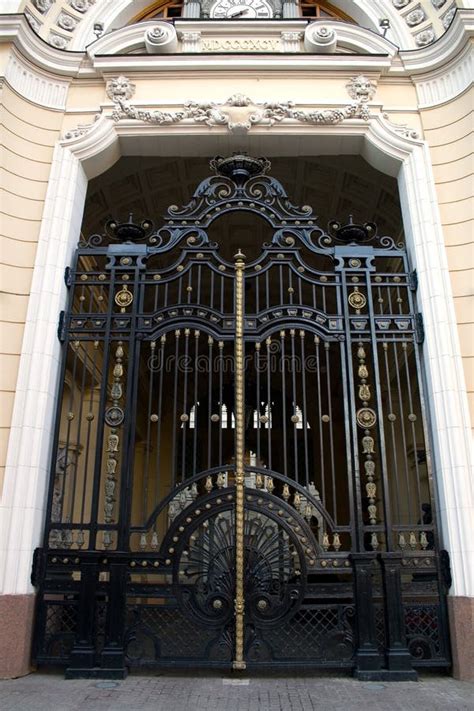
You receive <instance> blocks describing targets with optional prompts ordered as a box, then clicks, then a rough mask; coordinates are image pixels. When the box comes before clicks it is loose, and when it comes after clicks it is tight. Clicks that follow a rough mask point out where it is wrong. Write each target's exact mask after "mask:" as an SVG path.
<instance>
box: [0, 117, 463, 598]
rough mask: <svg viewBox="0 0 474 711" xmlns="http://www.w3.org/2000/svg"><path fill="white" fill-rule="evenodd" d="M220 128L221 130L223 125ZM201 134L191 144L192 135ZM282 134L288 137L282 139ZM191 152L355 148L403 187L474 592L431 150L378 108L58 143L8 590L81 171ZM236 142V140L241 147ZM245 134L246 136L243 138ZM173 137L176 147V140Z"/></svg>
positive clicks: (436, 402)
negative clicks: (333, 121)
mask: <svg viewBox="0 0 474 711" xmlns="http://www.w3.org/2000/svg"><path fill="white" fill-rule="evenodd" d="M224 130H225V129H224ZM198 135H199V136H201V137H202V139H201V138H200V139H199V140H197V141H196V137H197V136H198ZM282 136H284V137H285V140H284V141H282V140H281V139H282ZM186 138H190V139H191V145H192V147H193V155H196V151H205V152H209V143H210V142H211V143H212V145H213V146H214V149H217V150H218V151H222V150H232V149H235V148H236V147H240V149H246V150H249V151H252V150H255V151H257V152H258V153H259V154H260V153H262V152H267V148H270V151H268V152H270V153H271V152H272V151H273V152H274V153H278V152H279V151H278V146H281V145H283V144H284V145H285V147H286V149H287V150H288V151H291V154H292V155H295V156H296V155H311V154H313V155H316V154H318V153H321V152H323V151H321V147H322V145H323V147H324V152H325V153H328V152H332V153H336V154H337V153H341V152H353V153H358V152H360V154H361V155H362V156H363V157H364V158H365V159H366V160H368V161H369V162H370V163H371V164H372V165H374V166H375V167H376V168H379V169H381V170H383V171H384V172H387V173H389V174H391V175H394V174H396V173H397V172H398V173H399V185H400V196H401V203H402V209H403V216H404V224H405V229H406V234H407V243H408V247H409V251H410V254H411V258H412V263H413V265H414V266H416V267H417V269H418V275H419V301H420V307H421V310H422V313H423V315H424V319H425V330H426V344H425V347H424V362H425V368H426V376H427V383H428V393H427V396H428V397H427V400H428V402H430V412H431V418H432V425H433V433H434V450H435V458H434V460H435V462H436V466H435V469H436V480H437V489H438V493H439V501H440V515H441V521H442V533H443V542H444V545H445V547H446V548H447V549H448V550H449V552H450V554H451V563H452V572H453V581H454V582H453V588H452V590H451V592H452V594H453V595H459V596H474V582H473V580H472V571H473V566H472V559H473V541H474V531H473V526H474V507H473V492H472V486H471V472H472V447H471V439H470V437H471V435H470V420H469V411H468V405H467V395H466V387H465V383H464V376H463V368H462V363H461V355H460V346H459V338H458V332H457V326H456V318H455V313H454V306H453V300H452V293H451V285H450V279H449V272H448V265H447V261H446V252H445V246H444V240H443V235H442V231H441V225H440V219H439V214H438V208H437V200H436V194H435V188H434V181H433V176H432V171H431V164H430V157H429V151H428V148H427V146H426V144H425V143H423V142H421V141H417V140H412V139H407V138H405V137H403V136H400V135H399V134H398V133H397V132H396V131H395V130H394V129H393V127H392V126H391V125H390V124H388V123H387V122H386V121H385V120H384V119H383V117H381V116H376V117H373V118H372V119H371V120H370V122H368V123H366V122H364V121H347V122H344V123H342V124H339V125H337V126H332V127H327V126H312V125H310V126H306V125H303V126H295V125H294V124H291V123H290V124H285V122H284V121H283V122H282V123H281V124H278V125H277V126H274V127H273V129H272V130H271V131H268V130H267V129H266V128H265V127H263V128H261V127H259V126H256V127H255V129H252V132H251V133H250V134H249V135H248V136H246V137H245V140H244V139H241V138H240V137H239V138H238V139H237V138H236V137H234V136H231V135H229V134H224V133H223V131H221V130H220V129H219V128H216V129H209V128H207V127H203V126H198V127H196V128H195V129H194V130H193V131H192V132H190V130H189V127H186V126H184V127H182V129H177V128H176V127H173V126H164V127H163V126H146V127H144V126H137V125H136V124H133V122H132V123H130V122H129V123H127V122H120V123H119V124H114V123H113V122H112V121H110V120H109V119H107V118H105V117H104V116H102V117H101V119H99V121H97V122H96V124H94V126H93V127H92V129H91V130H90V131H89V132H88V133H86V134H84V135H82V136H79V137H78V138H76V139H73V140H71V141H68V142H67V144H59V145H57V147H56V150H55V154H54V161H53V167H52V173H51V178H50V181H49V186H48V193H47V197H46V203H45V212H44V215H43V220H42V227H41V234H40V241H39V245H38V252H37V258H36V264H35V269H34V275H33V285H32V292H31V298H30V301H29V309H28V316H27V323H26V327H25V336H24V342H23V348H22V355H21V360H20V371H19V379H18V389H17V393H16V397H15V405H14V412H13V421H12V434H11V439H10V444H9V450H8V458H7V468H6V474H5V486H4V495H3V503H2V509H3V516H2V529H1V534H0V539H1V544H0V560H1V561H2V563H1V566H2V568H1V571H0V574H1V585H0V589H1V590H2V591H3V593H4V594H8V593H10V594H15V593H17V594H18V593H25V592H30V591H31V586H30V584H29V573H30V567H31V559H32V554H33V550H34V548H35V547H36V546H37V545H38V544H39V542H40V536H41V529H42V525H43V516H44V506H45V494H46V483H47V479H48V463H49V458H50V448H51V433H52V427H53V420H54V410H55V408H54V403H55V397H56V386H57V379H58V373H59V350H60V349H59V344H58V342H57V338H56V327H57V317H58V313H59V311H60V310H61V308H64V304H65V288H64V285H63V273H64V268H65V267H66V266H67V265H69V263H70V260H71V255H72V252H73V250H74V247H75V244H76V242H77V237H78V235H79V230H80V223H81V216H82V210H83V205H84V200H85V192H86V185H87V181H86V176H87V177H89V178H90V177H93V176H94V175H97V174H99V173H101V172H103V171H104V170H106V169H107V168H108V167H110V166H111V165H112V164H113V163H114V161H115V160H116V159H117V158H118V157H119V155H120V154H122V155H123V154H127V152H131V153H134V154H135V155H136V154H137V153H138V154H140V153H142V154H147V155H149V154H150V153H151V150H150V148H151V147H153V148H154V151H155V153H157V154H159V153H160V151H161V154H162V155H163V154H164V153H165V152H167V154H169V151H175V154H181V155H183V154H184V155H186V150H187V148H186V145H187V144H186V141H185V139H186ZM236 141H238V146H237V144H236ZM243 142H244V145H243V144H242V143H243ZM178 145H179V146H180V147H179V149H178Z"/></svg>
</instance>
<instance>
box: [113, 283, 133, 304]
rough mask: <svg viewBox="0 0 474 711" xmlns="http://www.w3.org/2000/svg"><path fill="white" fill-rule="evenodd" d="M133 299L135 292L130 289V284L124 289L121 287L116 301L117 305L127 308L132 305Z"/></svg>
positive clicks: (116, 295)
mask: <svg viewBox="0 0 474 711" xmlns="http://www.w3.org/2000/svg"><path fill="white" fill-rule="evenodd" d="M132 301H133V294H132V292H131V291H129V290H128V286H126V285H125V286H124V287H123V289H120V291H117V293H116V294H115V303H116V304H117V306H120V308H122V309H125V308H127V306H130V304H131V303H132Z"/></svg>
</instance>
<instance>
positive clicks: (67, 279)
mask: <svg viewBox="0 0 474 711" xmlns="http://www.w3.org/2000/svg"><path fill="white" fill-rule="evenodd" d="M64 283H65V284H66V286H67V288H68V289H69V287H70V286H71V284H72V269H71V267H66V269H65V270H64Z"/></svg>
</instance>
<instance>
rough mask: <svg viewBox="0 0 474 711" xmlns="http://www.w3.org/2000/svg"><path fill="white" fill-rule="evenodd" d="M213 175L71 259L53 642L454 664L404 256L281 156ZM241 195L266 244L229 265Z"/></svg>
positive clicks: (80, 656)
mask: <svg viewBox="0 0 474 711" xmlns="http://www.w3.org/2000/svg"><path fill="white" fill-rule="evenodd" d="M212 167H213V170H214V172H215V175H213V176H212V177H210V178H208V179H206V180H204V181H203V182H202V183H201V184H200V185H199V186H198V188H197V190H196V192H195V194H194V196H193V198H192V200H191V202H190V203H189V204H188V205H186V206H184V207H182V208H178V207H175V206H173V207H171V208H169V210H168V213H167V215H166V216H165V218H164V224H163V226H162V227H161V229H158V230H155V229H154V227H153V225H152V223H151V221H149V220H144V221H143V222H142V223H140V224H138V223H134V222H133V220H132V218H131V217H130V219H129V220H128V222H124V223H118V222H115V221H109V223H107V225H106V228H105V232H104V234H103V235H92V236H91V237H90V238H89V239H88V240H83V241H82V242H81V243H80V245H79V247H78V250H77V253H76V257H75V263H74V265H73V267H72V268H71V270H67V273H66V283H67V286H68V288H69V292H70V297H69V305H68V308H67V311H66V313H65V315H64V318H63V319H62V320H61V322H60V328H59V337H60V339H61V341H62V342H63V343H64V345H63V349H64V356H63V366H62V374H61V390H60V393H59V397H58V414H57V425H56V433H55V441H54V457H53V465H52V470H51V478H50V491H49V504H48V516H47V523H46V526H45V535H44V542H43V546H42V548H41V549H38V550H37V552H36V555H35V564H34V570H33V580H34V582H35V584H36V585H37V586H38V588H39V590H38V614H37V623H36V627H37V630H36V641H35V657H36V659H37V661H38V662H39V663H63V664H65V665H67V666H68V671H67V673H68V674H69V675H70V676H81V675H87V674H95V673H99V672H98V671H97V669H100V670H102V672H101V673H104V674H107V675H112V676H113V675H120V674H121V673H122V672H123V670H124V668H125V667H126V666H128V667H137V666H179V665H183V666H189V665H190V664H191V665H194V666H219V667H224V668H229V667H230V666H231V665H233V666H234V668H237V669H243V668H245V666H246V665H255V666H259V665H260V666H262V665H276V666H279V665H282V666H284V665H291V666H297V665H304V666H313V667H318V666H320V667H334V668H336V667H341V668H344V667H347V668H355V669H356V670H359V671H360V673H361V674H362V675H363V674H366V673H369V672H370V673H372V672H373V673H375V674H377V673H380V669H382V671H383V670H384V669H386V670H387V674H390V673H393V674H396V673H403V674H407V675H408V677H409V675H410V674H411V673H412V672H411V668H412V663H415V664H417V665H421V666H423V665H433V666H440V665H447V664H448V663H449V645H448V640H447V627H446V613H445V593H446V589H447V585H448V580H447V578H448V576H447V575H446V574H443V571H442V570H441V565H440V560H444V561H445V557H440V552H439V546H438V542H437V532H436V521H435V519H436V516H435V510H434V506H433V493H432V482H431V474H430V470H431V469H430V453H429V447H428V437H427V433H426V417H425V415H424V403H423V397H422V389H421V384H420V375H419V374H420V363H419V345H420V343H421V340H422V334H421V331H420V323H419V319H418V317H417V315H416V307H415V301H414V299H415V291H416V280H415V278H414V275H413V274H412V273H410V270H409V265H408V259H407V254H406V250H405V248H404V246H403V245H401V244H395V242H394V240H393V239H392V238H390V237H384V236H379V235H378V234H377V231H376V227H375V225H373V224H371V223H366V224H365V225H355V224H353V222H352V219H351V220H350V221H349V223H348V224H347V225H345V226H341V225H340V224H339V223H336V222H333V223H331V224H330V225H329V227H328V229H327V230H324V229H322V228H320V227H319V226H318V225H317V223H316V218H315V216H314V215H313V213H312V211H311V209H310V208H309V207H303V208H298V207H295V206H293V205H292V204H291V203H290V202H289V200H288V198H287V196H286V194H285V192H284V189H283V188H282V186H281V185H280V184H279V183H278V182H277V181H276V180H274V179H272V178H270V177H269V176H267V175H266V172H267V170H268V168H269V164H268V162H266V161H265V160H264V159H253V158H249V157H246V156H234V157H233V158H231V159H215V161H213V162H212ZM239 210H246V211H249V212H251V213H253V214H254V215H255V219H264V220H265V221H266V224H267V227H268V228H269V229H270V231H271V237H270V240H269V241H268V242H266V243H262V244H253V243H252V244H251V245H250V246H251V250H252V254H251V255H250V256H249V257H248V258H246V257H245V255H244V254H242V252H241V251H240V248H239V244H238V243H236V244H235V245H234V246H235V251H236V254H235V257H234V259H233V260H230V259H228V258H227V259H226V258H224V255H228V253H229V249H230V247H229V245H228V244H226V243H225V240H226V239H230V237H228V236H227V235H226V234H222V236H221V237H220V238H219V239H220V241H219V242H218V243H216V242H211V241H210V239H209V236H208V232H209V230H210V228H211V226H212V225H213V223H214V222H215V221H216V220H217V219H218V218H220V217H222V216H223V215H231V214H233V213H238V211H239ZM221 247H222V249H221ZM224 247H225V249H224ZM445 569H446V566H444V568H443V570H445Z"/></svg>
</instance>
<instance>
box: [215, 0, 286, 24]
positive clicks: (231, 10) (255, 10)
mask: <svg viewBox="0 0 474 711" xmlns="http://www.w3.org/2000/svg"><path fill="white" fill-rule="evenodd" d="M211 17H212V18H214V19H215V20H233V19H234V18H235V19H236V20H237V19H239V20H255V19H257V20H260V19H266V18H269V17H273V10H272V8H271V6H270V5H269V3H268V2H267V1H266V0H217V2H216V3H214V5H213V6H212V8H211Z"/></svg>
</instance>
